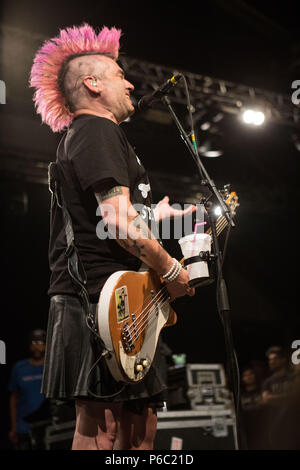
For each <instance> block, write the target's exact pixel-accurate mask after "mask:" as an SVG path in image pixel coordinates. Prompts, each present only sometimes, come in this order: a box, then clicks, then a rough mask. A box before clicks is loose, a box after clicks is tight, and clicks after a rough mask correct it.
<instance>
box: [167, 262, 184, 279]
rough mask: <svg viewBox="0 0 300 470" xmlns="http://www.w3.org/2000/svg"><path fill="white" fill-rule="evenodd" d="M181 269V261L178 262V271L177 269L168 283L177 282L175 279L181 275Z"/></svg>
mask: <svg viewBox="0 0 300 470" xmlns="http://www.w3.org/2000/svg"><path fill="white" fill-rule="evenodd" d="M181 269H182V266H181V264H180V263H179V261H177V263H176V269H175V271H174V273H173V274H172V275H171V276H169V278H168V279H167V280H166V282H172V281H175V279H176V278H177V277H178V275H179V273H180V271H181Z"/></svg>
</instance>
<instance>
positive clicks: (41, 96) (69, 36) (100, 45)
mask: <svg viewBox="0 0 300 470" xmlns="http://www.w3.org/2000/svg"><path fill="white" fill-rule="evenodd" d="M120 36H121V30H120V29H116V28H111V29H109V28H107V27H106V26H104V27H103V28H102V30H101V31H100V33H99V34H97V33H96V32H95V30H94V29H93V28H92V27H91V26H89V25H88V24H86V23H84V24H83V25H82V26H79V27H76V26H73V27H71V28H66V29H62V30H60V34H59V36H57V37H55V38H52V39H50V40H48V41H46V42H45V43H44V44H43V46H42V47H41V48H40V49H39V50H38V52H37V53H36V55H35V58H34V62H33V66H32V68H31V72H30V81H29V85H30V86H31V87H34V88H35V93H34V95H33V101H34V103H35V107H36V111H37V113H38V114H40V115H41V117H42V121H43V122H45V123H46V124H48V126H50V127H51V129H52V131H53V132H61V131H63V130H64V129H65V128H66V127H68V126H69V125H70V124H71V122H72V120H73V118H74V115H73V113H72V112H71V111H70V110H69V109H68V106H67V103H66V99H65V97H64V95H63V93H62V90H61V87H60V86H59V80H58V78H59V71H60V69H61V67H62V65H63V63H64V61H66V60H67V58H68V57H69V56H72V55H73V54H84V53H85V52H86V53H91V52H95V53H100V54H101V53H104V54H109V55H111V56H112V57H113V58H114V59H115V60H117V59H118V56H119V41H120Z"/></svg>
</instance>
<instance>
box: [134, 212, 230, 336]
mask: <svg viewBox="0 0 300 470" xmlns="http://www.w3.org/2000/svg"><path fill="white" fill-rule="evenodd" d="M226 225H227V220H226V218H225V217H224V216H222V217H221V220H220V221H219V226H218V227H217V235H219V234H220V233H221V232H222V230H223V228H224V227H226ZM208 231H209V230H208ZM208 231H207V232H208ZM207 232H206V233H207ZM164 290H167V288H166V287H163V288H162V289H161V290H159V291H158V292H157V294H156V296H155V297H153V299H150V302H149V303H148V305H146V307H145V308H144V309H143V310H142V311H141V313H140V314H139V315H138V316H137V317H136V319H135V322H134V323H132V324H131V325H130V327H129V328H128V330H127V331H128V332H129V333H130V334H131V333H134V334H136V327H139V326H140V324H141V322H143V320H144V319H145V321H146V322H147V318H148V316H149V312H150V311H151V310H148V311H146V310H147V308H148V307H149V305H151V300H152V303H154V302H157V299H156V297H157V296H159V295H160V294H162V295H163V294H164V293H165V292H163V291H164ZM148 297H150V296H148ZM148 297H147V299H148ZM159 300H160V299H159ZM150 308H151V307H150ZM156 308H157V305H155V306H154V309H156ZM138 310H139V309H137V310H136V312H137V311H138ZM140 317H142V318H141V321H139V322H138V323H137V320H139V319H140Z"/></svg>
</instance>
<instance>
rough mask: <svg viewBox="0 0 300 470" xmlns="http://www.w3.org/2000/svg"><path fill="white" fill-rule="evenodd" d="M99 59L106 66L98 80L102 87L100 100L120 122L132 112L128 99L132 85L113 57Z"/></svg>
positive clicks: (132, 88)
mask: <svg viewBox="0 0 300 470" xmlns="http://www.w3.org/2000/svg"><path fill="white" fill-rule="evenodd" d="M100 60H102V61H105V66H106V68H105V72H104V74H103V76H102V77H101V80H100V82H101V87H102V90H101V95H100V100H101V103H102V105H103V106H104V107H105V108H106V109H107V110H108V111H110V112H111V113H112V114H113V115H114V117H115V119H116V121H117V123H118V124H120V123H121V122H123V121H124V120H125V119H127V118H128V117H129V116H131V115H132V114H133V113H134V106H133V104H132V102H131V99H130V93H131V92H132V91H133V90H134V86H133V85H132V84H131V83H130V82H128V81H127V80H126V79H125V76H124V72H123V70H122V69H121V67H119V65H118V64H117V63H116V62H115V61H114V60H113V59H110V58H109V57H101V59H100Z"/></svg>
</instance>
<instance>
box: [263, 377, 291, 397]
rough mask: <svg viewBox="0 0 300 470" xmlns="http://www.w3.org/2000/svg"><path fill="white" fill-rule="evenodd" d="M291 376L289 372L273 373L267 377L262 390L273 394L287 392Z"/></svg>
mask: <svg viewBox="0 0 300 470" xmlns="http://www.w3.org/2000/svg"><path fill="white" fill-rule="evenodd" d="M291 385H292V376H291V374H290V372H286V373H285V374H284V375H279V376H278V375H276V374H273V375H271V376H270V377H268V378H267V379H266V380H265V381H264V383H263V385H262V391H263V392H265V391H267V392H270V393H273V394H274V395H280V394H282V393H288V392H290V390H291Z"/></svg>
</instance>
